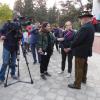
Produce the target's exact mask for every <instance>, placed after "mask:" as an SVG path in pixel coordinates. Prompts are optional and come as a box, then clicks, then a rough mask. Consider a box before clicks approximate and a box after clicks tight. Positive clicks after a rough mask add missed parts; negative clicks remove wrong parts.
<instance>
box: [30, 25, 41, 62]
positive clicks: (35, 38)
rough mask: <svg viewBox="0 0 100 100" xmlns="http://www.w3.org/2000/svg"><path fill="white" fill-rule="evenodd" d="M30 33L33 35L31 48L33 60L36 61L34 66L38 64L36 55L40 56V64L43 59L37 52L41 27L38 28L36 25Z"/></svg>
mask: <svg viewBox="0 0 100 100" xmlns="http://www.w3.org/2000/svg"><path fill="white" fill-rule="evenodd" d="M30 33H31V37H30V46H31V51H32V55H33V59H34V62H33V64H36V63H37V57H36V53H37V55H38V62H39V63H40V60H41V57H40V55H39V53H38V52H37V43H38V36H39V25H37V26H36V25H35V26H34V27H33V29H32V31H31V32H30Z"/></svg>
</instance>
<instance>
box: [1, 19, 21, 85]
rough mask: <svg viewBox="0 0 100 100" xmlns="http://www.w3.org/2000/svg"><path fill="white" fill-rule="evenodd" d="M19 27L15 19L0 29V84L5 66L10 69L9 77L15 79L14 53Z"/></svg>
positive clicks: (15, 52) (16, 48)
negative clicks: (0, 56)
mask: <svg viewBox="0 0 100 100" xmlns="http://www.w3.org/2000/svg"><path fill="white" fill-rule="evenodd" d="M20 32H21V27H20V25H18V24H17V22H15V21H13V22H12V21H10V20H9V21H8V22H7V23H5V24H4V26H3V28H2V30H1V40H3V41H4V42H3V64H2V67H1V69H0V84H2V83H3V82H4V80H5V72H6V69H7V66H9V67H10V69H11V73H10V74H11V77H12V78H13V79H17V76H16V75H15V72H16V54H17V50H18V49H19V34H20V35H21V33H20Z"/></svg>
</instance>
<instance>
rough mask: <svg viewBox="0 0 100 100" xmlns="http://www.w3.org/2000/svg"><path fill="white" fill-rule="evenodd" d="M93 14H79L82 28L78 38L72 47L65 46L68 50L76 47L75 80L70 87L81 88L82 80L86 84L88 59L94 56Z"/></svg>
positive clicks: (66, 50)
mask: <svg viewBox="0 0 100 100" xmlns="http://www.w3.org/2000/svg"><path fill="white" fill-rule="evenodd" d="M92 17H93V15H91V14H90V12H88V11H84V12H82V13H81V15H80V16H79V18H80V21H81V25H82V26H81V28H80V30H79V31H78V33H77V36H76V39H75V40H74V41H73V43H72V44H71V47H70V48H65V49H64V51H65V52H68V51H70V50H71V49H75V82H74V84H69V85H68V87H69V88H74V89H80V88H81V82H82V83H85V84H86V80H87V78H86V75H87V67H88V64H87V60H88V57H90V56H92V46H93V41H94V32H95V30H94V27H93V25H92V23H91V19H92Z"/></svg>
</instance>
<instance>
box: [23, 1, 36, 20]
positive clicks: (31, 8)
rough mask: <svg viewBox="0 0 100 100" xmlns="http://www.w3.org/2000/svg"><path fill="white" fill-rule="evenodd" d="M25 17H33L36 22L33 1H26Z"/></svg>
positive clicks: (24, 7)
mask: <svg viewBox="0 0 100 100" xmlns="http://www.w3.org/2000/svg"><path fill="white" fill-rule="evenodd" d="M23 15H24V16H29V17H32V19H33V21H34V20H35V17H34V5H33V0H24V6H23Z"/></svg>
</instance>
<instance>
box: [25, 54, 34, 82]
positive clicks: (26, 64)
mask: <svg viewBox="0 0 100 100" xmlns="http://www.w3.org/2000/svg"><path fill="white" fill-rule="evenodd" d="M25 61H26V65H27V69H28V72H29V76H30V79H31V84H33V79H32V76H31V72H30V69H29V63H28V61H27V58H26V56H25Z"/></svg>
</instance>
